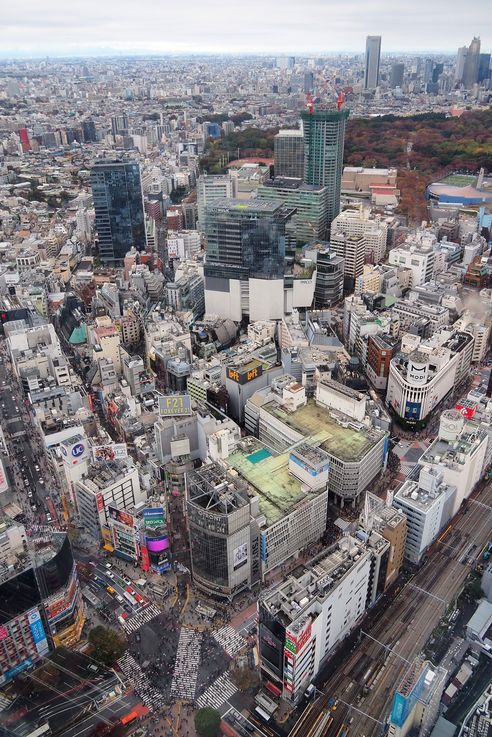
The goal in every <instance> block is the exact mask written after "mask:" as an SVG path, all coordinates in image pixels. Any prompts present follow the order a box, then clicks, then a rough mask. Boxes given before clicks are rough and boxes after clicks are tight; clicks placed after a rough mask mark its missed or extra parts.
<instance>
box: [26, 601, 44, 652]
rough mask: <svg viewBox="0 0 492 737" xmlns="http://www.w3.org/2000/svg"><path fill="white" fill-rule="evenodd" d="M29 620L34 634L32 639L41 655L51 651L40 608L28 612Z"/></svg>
mask: <svg viewBox="0 0 492 737" xmlns="http://www.w3.org/2000/svg"><path fill="white" fill-rule="evenodd" d="M27 618H28V621H29V627H30V630H31V634H32V639H33V641H34V644H35V645H36V650H37V651H38V653H39V655H46V653H47V652H48V651H49V647H48V640H47V639H46V632H45V631H44V627H43V622H42V621H41V615H40V613H39V609H31V611H30V612H28V613H27Z"/></svg>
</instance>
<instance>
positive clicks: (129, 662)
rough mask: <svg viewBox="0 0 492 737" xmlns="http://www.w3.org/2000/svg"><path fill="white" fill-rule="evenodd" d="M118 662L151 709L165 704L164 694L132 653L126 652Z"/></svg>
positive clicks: (153, 709)
mask: <svg viewBox="0 0 492 737" xmlns="http://www.w3.org/2000/svg"><path fill="white" fill-rule="evenodd" d="M117 663H118V665H119V667H120V669H121V671H122V673H124V675H125V676H126V678H127V679H128V680H129V682H130V683H131V684H132V686H133V688H134V689H135V691H136V693H137V694H138V695H139V696H140V698H141V699H142V701H143V703H144V705H145V706H146V707H147V708H148V709H150V711H155V710H156V709H160V708H161V707H162V706H164V705H165V701H164V695H163V694H162V693H161V691H159V690H158V689H157V688H155V686H153V685H152V684H151V682H150V681H149V679H148V678H147V676H146V675H145V673H144V672H143V671H142V669H141V668H140V666H139V664H138V663H137V661H136V660H135V658H134V657H133V656H132V655H130V654H129V653H125V654H124V655H122V657H121V658H120V659H119V660H118V661H117Z"/></svg>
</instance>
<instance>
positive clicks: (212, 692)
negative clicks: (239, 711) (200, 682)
mask: <svg viewBox="0 0 492 737" xmlns="http://www.w3.org/2000/svg"><path fill="white" fill-rule="evenodd" d="M236 691H237V688H236V686H235V685H234V684H233V682H232V681H231V679H230V678H229V675H228V674H227V673H222V675H221V676H219V677H218V678H217V680H216V681H215V683H212V685H211V686H209V687H208V688H207V690H206V691H204V693H202V695H201V696H199V697H198V699H197V700H196V703H197V706H198V708H199V709H203V708H204V707H205V706H211V707H212V708H213V709H220V707H221V706H222V705H223V704H225V702H226V701H229V699H230V698H231V696H234V694H235V693H236Z"/></svg>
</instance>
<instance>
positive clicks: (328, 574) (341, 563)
mask: <svg viewBox="0 0 492 737" xmlns="http://www.w3.org/2000/svg"><path fill="white" fill-rule="evenodd" d="M388 550H389V543H388V541H387V540H384V539H383V538H382V537H381V536H380V535H379V534H378V533H372V535H371V537H370V538H368V540H367V542H363V541H361V540H358V539H356V538H355V537H351V536H347V537H344V538H342V540H341V541H340V542H338V543H337V544H336V545H334V546H333V548H331V550H330V551H329V552H328V553H326V552H324V553H322V554H320V555H319V556H318V557H317V558H315V559H314V560H313V561H311V562H310V563H309V564H308V565H307V566H306V567H305V568H304V570H303V571H302V572H301V573H300V574H299V573H298V574H296V575H295V576H293V575H291V576H289V577H288V578H287V579H285V580H283V581H282V582H281V583H279V584H278V585H277V586H275V587H273V588H270V589H269V590H267V591H265V593H264V594H263V595H262V596H261V597H260V599H259V601H258V620H259V651H260V653H259V654H260V668H261V675H262V678H263V679H264V680H265V681H267V682H270V683H271V684H272V686H273V688H274V689H275V688H276V689H278V692H279V695H280V694H281V695H282V697H283V698H284V699H285V700H286V701H288V702H290V703H292V704H297V703H298V702H299V700H300V698H301V697H302V694H303V693H304V691H305V689H306V688H307V686H308V685H309V683H310V682H311V681H312V679H313V678H314V677H315V676H316V674H317V673H318V671H319V669H320V667H321V666H322V665H323V662H324V661H325V659H326V658H327V657H328V655H329V654H330V653H331V651H332V650H333V648H334V647H335V645H336V644H337V643H339V642H340V641H341V640H342V639H343V638H344V637H345V636H346V635H347V634H348V633H349V632H350V631H351V630H352V629H353V627H354V626H355V625H356V624H357V622H358V621H359V620H360V619H361V617H362V616H363V615H364V613H365V611H366V609H367V608H368V607H369V606H371V604H372V603H373V602H374V600H375V598H376V596H377V593H378V591H380V590H381V585H380V584H381V582H382V581H383V578H384V576H385V571H386V559H387V556H388Z"/></svg>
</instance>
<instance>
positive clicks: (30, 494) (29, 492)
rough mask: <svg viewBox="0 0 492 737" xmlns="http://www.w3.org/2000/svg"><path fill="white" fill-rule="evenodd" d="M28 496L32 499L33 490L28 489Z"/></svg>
mask: <svg viewBox="0 0 492 737" xmlns="http://www.w3.org/2000/svg"><path fill="white" fill-rule="evenodd" d="M27 496H28V497H29V499H32V491H28V492H27Z"/></svg>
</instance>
